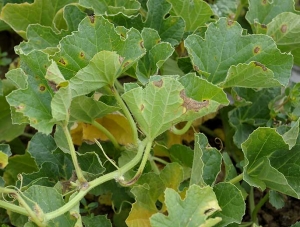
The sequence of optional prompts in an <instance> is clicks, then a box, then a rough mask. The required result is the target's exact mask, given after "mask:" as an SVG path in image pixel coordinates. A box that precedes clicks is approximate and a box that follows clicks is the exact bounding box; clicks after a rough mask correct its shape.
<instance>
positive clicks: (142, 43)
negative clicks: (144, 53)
mask: <svg viewBox="0 0 300 227" xmlns="http://www.w3.org/2000/svg"><path fill="white" fill-rule="evenodd" d="M140 46H141V48H142V49H144V48H145V46H144V41H143V40H142V41H141V42H140Z"/></svg>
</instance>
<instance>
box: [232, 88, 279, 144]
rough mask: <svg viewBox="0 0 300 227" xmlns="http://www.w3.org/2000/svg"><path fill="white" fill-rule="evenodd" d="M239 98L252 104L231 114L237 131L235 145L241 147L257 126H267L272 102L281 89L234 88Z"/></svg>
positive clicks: (234, 137) (234, 110)
mask: <svg viewBox="0 0 300 227" xmlns="http://www.w3.org/2000/svg"><path fill="white" fill-rule="evenodd" d="M234 90H235V91H236V92H237V95H238V97H239V98H242V99H245V100H247V101H250V102H251V105H249V104H248V105H247V106H240V107H238V108H235V109H233V110H232V111H230V112H229V114H228V116H229V122H230V124H231V125H232V126H233V127H234V128H235V129H236V132H235V134H234V136H233V141H234V143H235V144H236V145H237V146H238V147H241V144H242V143H243V142H244V141H245V140H246V139H247V138H248V136H249V135H250V133H251V132H253V130H254V129H255V128H256V127H257V126H265V125H266V123H267V122H268V121H269V119H270V109H269V108H268V104H269V102H271V101H272V100H273V99H274V98H275V97H276V96H277V95H279V94H280V88H270V89H262V90H260V91H255V90H253V89H244V88H234Z"/></svg>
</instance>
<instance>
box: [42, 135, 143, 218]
mask: <svg viewBox="0 0 300 227" xmlns="http://www.w3.org/2000/svg"><path fill="white" fill-rule="evenodd" d="M147 142H148V140H147V138H146V139H145V140H144V141H142V142H141V143H140V145H139V149H138V152H137V154H136V156H135V157H134V158H133V159H132V160H131V161H130V162H128V163H127V164H126V165H124V166H122V167H120V168H119V169H118V170H115V171H113V172H111V173H108V174H105V175H104V176H101V177H99V178H96V179H94V180H92V181H91V182H89V186H88V188H87V189H86V190H81V191H79V192H78V194H77V195H75V196H74V197H73V198H72V199H71V200H70V201H69V202H67V203H66V204H65V205H63V206H62V207H60V208H58V209H57V210H55V211H52V212H49V213H47V214H45V219H46V221H47V220H51V219H54V218H56V217H58V216H60V215H63V214H64V213H66V212H68V211H69V210H70V209H71V208H73V207H74V206H76V205H77V204H78V203H79V202H80V200H81V199H82V198H83V197H84V196H85V195H86V194H87V193H88V192H89V191H90V190H91V189H93V188H94V187H96V186H98V185H100V184H103V183H104V182H106V181H109V180H112V179H116V180H119V178H120V177H122V176H123V175H124V174H125V173H126V172H128V171H129V170H130V169H132V168H133V167H134V166H135V165H137V164H138V163H139V161H140V160H141V158H142V156H143V152H144V148H145V146H146V144H147Z"/></svg>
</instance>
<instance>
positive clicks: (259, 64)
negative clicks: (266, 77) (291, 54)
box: [254, 61, 267, 71]
mask: <svg viewBox="0 0 300 227" xmlns="http://www.w3.org/2000/svg"><path fill="white" fill-rule="evenodd" d="M254 65H255V66H258V67H261V68H262V70H264V71H267V67H266V66H265V65H263V64H261V63H260V62H257V61H255V62H254Z"/></svg>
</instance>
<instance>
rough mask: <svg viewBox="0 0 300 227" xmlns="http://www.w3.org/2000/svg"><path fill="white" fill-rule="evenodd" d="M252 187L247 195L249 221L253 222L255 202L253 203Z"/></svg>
mask: <svg viewBox="0 0 300 227" xmlns="http://www.w3.org/2000/svg"><path fill="white" fill-rule="evenodd" d="M253 191H254V190H253V187H251V188H250V193H249V198H248V201H249V208H250V215H251V220H253V219H254V218H253V211H254V207H255V202H254V192H253Z"/></svg>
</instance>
